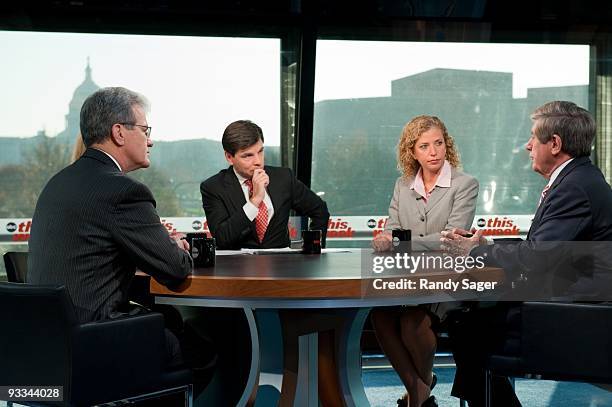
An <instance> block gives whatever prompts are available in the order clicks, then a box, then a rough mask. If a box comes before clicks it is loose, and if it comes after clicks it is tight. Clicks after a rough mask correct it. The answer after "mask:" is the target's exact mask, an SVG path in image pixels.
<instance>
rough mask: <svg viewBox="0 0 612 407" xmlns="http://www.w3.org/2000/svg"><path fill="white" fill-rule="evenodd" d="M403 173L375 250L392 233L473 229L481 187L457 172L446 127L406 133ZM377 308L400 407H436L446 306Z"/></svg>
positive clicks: (415, 124)
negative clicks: (400, 392) (400, 389)
mask: <svg viewBox="0 0 612 407" xmlns="http://www.w3.org/2000/svg"><path fill="white" fill-rule="evenodd" d="M397 161H398V168H399V170H400V171H401V173H402V176H401V177H399V178H398V179H397V181H396V183H395V189H394V191H393V197H392V198H391V203H390V205H389V219H388V220H387V224H386V226H385V231H384V232H383V233H381V234H379V235H377V236H376V238H375V239H374V240H373V241H372V246H373V248H374V250H375V251H385V250H390V249H391V248H392V236H391V231H392V230H393V229H410V230H411V231H412V240H413V241H416V242H432V243H434V242H439V240H440V232H442V231H443V230H450V229H453V228H461V229H465V230H469V228H470V226H471V225H472V221H473V220H474V213H475V211H476V198H477V197H478V182H477V181H476V179H474V178H473V177H472V176H470V175H468V174H465V173H463V172H461V171H459V170H458V168H459V166H460V160H459V153H458V152H457V150H456V148H455V143H454V141H453V138H452V137H451V136H450V135H449V134H448V131H447V129H446V126H445V125H444V123H443V122H442V121H441V120H440V119H438V118H437V117H435V116H417V117H415V118H414V119H412V120H411V121H410V122H408V124H406V126H404V129H403V131H402V135H401V138H400V141H399V145H398V149H397ZM439 305H440V304H432V305H427V306H418V307H400V308H377V309H375V310H374V311H373V312H372V325H373V326H374V330H375V332H376V336H377V338H378V341H379V343H380V346H381V348H382V350H383V351H384V352H385V354H386V355H387V357H388V359H389V362H391V365H392V366H393V367H394V368H395V370H396V371H397V373H398V375H399V377H400V379H401V380H402V382H403V383H404V386H405V387H406V390H407V394H406V395H405V396H404V397H403V398H401V399H400V400H398V404H399V405H400V406H410V407H421V406H426V407H432V406H437V403H436V400H435V398H434V397H433V396H430V393H431V389H432V388H433V386H434V385H435V377H434V376H433V372H432V369H433V360H434V355H435V352H436V332H435V328H436V326H437V325H438V324H439V322H440V319H441V317H443V316H444V311H442V308H446V307H443V306H439Z"/></svg>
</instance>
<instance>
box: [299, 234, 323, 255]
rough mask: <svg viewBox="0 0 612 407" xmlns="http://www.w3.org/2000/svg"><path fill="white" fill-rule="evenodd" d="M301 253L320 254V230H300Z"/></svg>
mask: <svg viewBox="0 0 612 407" xmlns="http://www.w3.org/2000/svg"><path fill="white" fill-rule="evenodd" d="M302 240H303V241H304V243H303V244H302V253H304V254H321V231H320V230H302Z"/></svg>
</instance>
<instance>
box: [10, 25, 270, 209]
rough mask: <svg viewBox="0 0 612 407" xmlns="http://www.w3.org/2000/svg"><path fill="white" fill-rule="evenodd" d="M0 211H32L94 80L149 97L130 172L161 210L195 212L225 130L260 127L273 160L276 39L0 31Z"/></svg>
mask: <svg viewBox="0 0 612 407" xmlns="http://www.w3.org/2000/svg"><path fill="white" fill-rule="evenodd" d="M0 49H2V64H1V66H0V89H2V98H0V182H2V187H1V188H0V218H8V217H12V218H28V217H31V216H32V214H33V211H34V206H35V204H36V199H37V196H38V194H39V193H40V191H41V189H42V187H43V186H44V184H45V183H46V181H47V180H48V179H49V177H50V176H52V175H53V174H54V173H56V172H57V171H59V170H60V169H61V168H63V167H64V166H65V165H67V164H68V163H69V161H70V153H71V150H72V146H73V143H74V141H75V140H76V138H77V136H78V134H79V111H80V108H81V105H82V103H83V101H84V100H85V98H86V97H87V96H88V95H90V94H91V93H93V92H94V91H95V90H97V89H98V88H100V87H104V86H124V87H127V88H129V89H132V90H135V91H137V92H140V93H142V94H143V95H144V96H145V97H147V99H148V100H149V101H150V103H151V111H150V112H149V114H148V122H149V125H150V126H152V127H153V131H152V139H153V140H154V143H155V145H154V147H153V149H152V150H151V159H152V160H151V161H152V165H151V168H149V169H146V170H139V171H135V172H133V173H130V175H131V176H134V177H135V178H138V179H140V180H142V181H143V182H145V183H146V184H147V185H148V186H149V187H150V188H151V189H152V191H153V194H154V196H155V198H156V200H157V204H158V212H159V214H160V215H161V216H164V217H166V216H203V214H204V213H203V210H202V204H201V197H200V192H199V184H200V182H201V181H202V180H203V179H205V178H208V177H210V176H212V175H214V174H215V173H216V172H218V171H219V170H220V169H222V168H224V167H226V165H227V163H226V162H225V159H224V155H223V148H222V147H221V143H220V140H221V136H222V134H223V130H224V129H225V127H226V126H227V125H228V124H229V123H230V122H232V121H234V120H238V119H249V120H252V121H254V122H255V123H257V124H259V125H260V126H261V127H262V129H263V131H264V137H265V142H266V162H267V163H269V164H272V165H278V164H280V133H281V130H280V128H281V126H280V109H279V101H280V89H281V81H280V64H279V55H280V39H278V38H272V39H270V38H267V39H261V38H221V37H176V36H153V35H149V36H147V35H116V34H112V35H111V34H75V33H46V32H9V31H0Z"/></svg>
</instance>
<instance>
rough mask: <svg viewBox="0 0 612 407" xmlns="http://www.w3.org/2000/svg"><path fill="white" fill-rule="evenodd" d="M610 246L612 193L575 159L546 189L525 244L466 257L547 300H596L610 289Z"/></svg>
mask: <svg viewBox="0 0 612 407" xmlns="http://www.w3.org/2000/svg"><path fill="white" fill-rule="evenodd" d="M611 241H612V190H611V189H610V186H609V185H608V184H607V183H606V180H605V179H604V177H603V175H602V173H601V171H600V170H599V169H598V168H597V167H595V166H594V165H593V164H592V163H591V161H590V160H589V158H588V157H579V158H576V159H574V160H573V161H572V162H571V163H569V164H568V165H567V166H566V167H565V168H564V169H563V170H562V171H561V173H560V174H559V176H558V177H557V179H556V180H555V182H554V183H553V184H552V185H551V188H550V190H549V191H548V194H547V196H546V199H545V200H544V201H543V202H542V203H541V204H540V206H539V208H538V210H537V211H536V214H535V217H534V219H533V222H532V224H531V228H530V229H529V233H528V235H527V241H525V242H521V243H518V244H503V245H499V244H496V245H491V246H481V247H478V248H475V249H474V250H472V252H471V255H472V256H483V255H484V256H486V257H487V258H488V263H490V264H497V265H499V266H501V267H503V268H504V270H505V271H506V272H509V273H510V277H511V278H516V277H517V276H518V275H519V274H521V275H523V276H526V278H527V283H528V284H529V285H531V286H532V287H533V288H535V287H536V286H537V285H541V287H540V289H546V290H549V292H548V294H550V296H552V297H564V296H568V297H571V298H572V299H589V297H591V298H592V299H601V298H597V297H601V296H602V295H604V296H605V295H608V294H609V293H607V292H605V291H602V289H605V288H606V287H610V286H611V284H612V266H611V263H610V261H611V260H610V249H611V247H610V246H611V245H610V242H611ZM570 242H572V243H570ZM576 242H581V243H576ZM608 291H609V290H608Z"/></svg>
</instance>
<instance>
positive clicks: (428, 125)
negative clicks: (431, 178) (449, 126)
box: [397, 115, 461, 178]
mask: <svg viewBox="0 0 612 407" xmlns="http://www.w3.org/2000/svg"><path fill="white" fill-rule="evenodd" d="M434 127H435V128H438V129H440V131H441V132H442V135H443V136H444V144H445V145H446V157H445V158H446V161H448V163H449V164H450V165H451V166H452V167H453V168H458V167H459V166H460V165H461V162H460V160H459V152H457V149H456V148H455V142H454V140H453V138H452V137H451V136H450V135H449V134H448V131H447V130H446V126H445V125H444V123H442V120H440V119H438V118H437V117H436V116H427V115H422V116H417V117H415V118H414V119H412V120H410V121H409V122H408V123H407V124H406V125H405V126H404V129H403V130H402V135H401V136H400V141H399V144H398V146H397V169H398V170H400V172H401V173H402V175H403V176H404V177H406V178H408V177H410V176H414V175H416V173H417V172H418V171H419V168H420V164H419V162H418V161H417V160H416V158H415V157H414V152H413V150H414V145H415V144H416V142H417V140H418V139H419V137H421V134H423V133H425V132H426V131H428V130H430V129H432V128H434Z"/></svg>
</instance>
